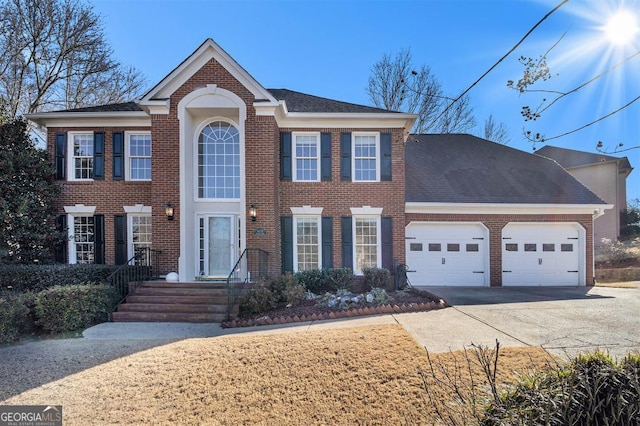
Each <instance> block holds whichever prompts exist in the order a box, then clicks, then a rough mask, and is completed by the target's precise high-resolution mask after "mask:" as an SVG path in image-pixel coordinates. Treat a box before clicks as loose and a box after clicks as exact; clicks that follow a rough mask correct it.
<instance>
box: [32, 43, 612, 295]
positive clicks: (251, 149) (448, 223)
mask: <svg viewBox="0 0 640 426" xmlns="http://www.w3.org/2000/svg"><path fill="white" fill-rule="evenodd" d="M28 118H29V119H30V120H32V121H34V122H35V123H37V124H38V125H40V126H43V127H46V129H47V134H48V138H47V139H48V149H49V152H50V155H51V157H52V158H53V159H54V160H55V166H56V174H57V178H58V179H59V180H60V181H61V182H62V183H63V191H62V195H61V196H60V199H59V205H58V209H59V211H60V214H61V215H60V221H59V224H60V226H61V227H63V228H65V229H67V230H68V234H69V237H70V238H69V242H68V244H67V245H66V247H64V249H65V250H61V251H60V253H59V256H60V260H61V261H64V262H69V263H109V264H124V263H126V262H127V261H128V259H130V258H131V257H132V256H133V254H134V253H135V250H136V249H137V248H144V247H153V249H154V250H158V251H160V252H161V254H160V257H159V260H158V264H157V265H155V266H157V267H158V268H159V269H160V271H161V272H162V273H169V272H178V274H179V280H180V281H181V282H189V281H193V280H195V279H203V278H204V279H206V278H224V277H226V276H227V275H229V273H230V272H231V270H232V269H233V267H234V265H235V264H236V261H237V259H239V258H240V256H241V254H242V253H243V251H244V250H245V249H261V250H263V251H265V252H267V253H268V271H269V273H270V274H272V275H275V274H279V273H281V272H282V271H299V270H306V269H312V268H331V267H349V268H352V269H353V270H354V272H355V273H356V274H359V273H361V271H362V269H363V268H365V267H370V266H377V267H385V268H388V269H393V268H394V265H395V264H396V263H408V264H409V267H410V270H415V271H417V272H410V278H411V279H412V282H413V283H414V284H416V285H420V284H424V285H487V286H488V285H527V284H529V285H554V284H555V285H557V284H564V285H585V284H586V285H591V284H593V250H592V248H593V241H592V238H591V236H592V232H591V228H592V220H593V217H594V215H597V214H599V213H600V212H601V210H602V209H603V208H606V207H607V205H606V204H604V203H603V202H602V201H601V200H600V199H598V198H597V197H596V196H595V195H594V194H592V193H591V192H590V191H588V190H587V189H586V188H584V187H583V186H582V185H580V184H579V183H578V182H576V181H575V179H573V178H572V177H571V176H570V175H569V174H568V173H566V172H565V171H564V170H563V169H562V168H560V167H558V166H557V165H556V164H555V163H554V162H551V161H548V160H545V159H542V158H539V157H536V156H533V155H531V154H527V153H524V152H521V151H517V150H513V149H510V148H506V147H503V146H501V145H497V144H494V143H492V142H488V141H485V140H482V139H478V138H474V137H471V136H467V135H442V136H439V135H420V136H417V138H418V139H419V140H420V141H421V142H419V143H413V142H408V143H406V145H405V141H406V140H407V136H408V135H407V134H406V131H407V129H410V128H411V127H412V126H413V123H414V121H415V119H416V116H415V115H413V114H404V113H399V112H393V111H386V110H382V109H378V108H373V107H368V106H361V105H355V104H351V103H346V102H340V101H335V100H330V99H325V98H320V97H316V96H311V95H307V94H303V93H299V92H294V91H291V90H286V89H265V88H264V87H263V86H262V85H260V83H258V82H257V81H256V80H255V79H254V78H253V77H251V75H249V74H248V73H247V72H246V71H245V70H244V69H243V68H242V67H241V66H240V65H238V64H237V63H236V62H235V61H234V60H233V59H232V58H231V57H230V56H229V55H228V54H227V53H226V52H225V51H224V50H222V49H221V48H220V47H219V46H218V45H217V44H216V43H215V42H214V41H213V40H211V39H208V40H206V41H205V42H204V43H203V44H202V45H201V46H200V47H199V48H198V49H197V50H196V51H195V52H194V53H193V54H192V55H191V56H189V57H188V58H187V59H186V60H185V61H184V62H182V63H181V64H180V65H179V66H178V67H177V68H175V69H174V70H173V71H172V72H171V73H170V74H169V75H168V76H167V77H165V78H164V79H163V80H162V81H161V82H159V83H158V84H157V85H156V86H155V87H154V88H152V89H151V90H150V91H149V92H148V93H146V94H145V95H144V96H143V97H142V98H141V99H139V100H137V101H136V102H130V103H125V104H116V105H106V106H96V107H90V108H80V109H75V110H67V111H57V112H45V113H37V114H31V115H30V116H29V117H28ZM529 163H531V164H534V163H535V167H533V168H532V167H531V166H529V165H528V164H529ZM496 173H497V174H496ZM405 174H406V176H405ZM549 176H553V177H554V178H553V179H552V181H553V182H555V184H552V182H549V181H548V177H549ZM545 177H546V179H547V180H544V182H545V184H542V183H541V181H540V179H541V178H545ZM567 262H568V263H567ZM567 265H569V266H567ZM425 267H426V269H425ZM509 268H510V269H509Z"/></svg>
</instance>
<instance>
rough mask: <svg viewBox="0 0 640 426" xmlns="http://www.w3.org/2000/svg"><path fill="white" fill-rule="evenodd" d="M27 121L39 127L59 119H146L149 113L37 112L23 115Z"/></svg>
mask: <svg viewBox="0 0 640 426" xmlns="http://www.w3.org/2000/svg"><path fill="white" fill-rule="evenodd" d="M25 118H26V119H27V120H29V121H32V122H34V123H36V124H37V125H38V126H40V127H47V124H48V123H51V122H53V121H59V120H81V121H83V122H85V121H88V120H98V119H101V120H105V119H106V120H114V119H129V120H131V119H140V120H142V119H148V118H149V114H147V113H146V112H145V111H92V112H73V111H56V112H37V113H33V114H27V115H25Z"/></svg>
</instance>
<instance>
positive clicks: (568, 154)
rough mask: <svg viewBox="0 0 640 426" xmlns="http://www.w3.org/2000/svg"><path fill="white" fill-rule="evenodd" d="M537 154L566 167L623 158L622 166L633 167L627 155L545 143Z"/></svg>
mask: <svg viewBox="0 0 640 426" xmlns="http://www.w3.org/2000/svg"><path fill="white" fill-rule="evenodd" d="M536 154H537V155H541V156H543V157H546V158H551V159H552V160H555V161H557V162H558V163H560V165H561V166H562V167H564V168H571V167H580V166H587V165H589V164H597V163H601V162H606V161H620V160H622V162H623V164H622V166H623V167H624V166H626V167H628V168H630V167H631V165H629V164H624V162H625V161H626V162H627V163H628V159H627V157H613V156H611V155H605V154H601V153H592V152H584V151H576V150H574V149H567V148H558V147H556V146H551V145H545V146H543V147H542V148H540V149H539V150H537V151H536Z"/></svg>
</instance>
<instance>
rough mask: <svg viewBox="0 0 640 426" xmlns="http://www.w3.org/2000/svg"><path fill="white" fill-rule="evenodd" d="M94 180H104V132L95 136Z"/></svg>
mask: <svg viewBox="0 0 640 426" xmlns="http://www.w3.org/2000/svg"><path fill="white" fill-rule="evenodd" d="M93 178H94V179H104V132H96V133H94V134H93Z"/></svg>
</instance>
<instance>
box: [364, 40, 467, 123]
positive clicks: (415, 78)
mask: <svg viewBox="0 0 640 426" xmlns="http://www.w3.org/2000/svg"><path fill="white" fill-rule="evenodd" d="M367 93H368V94H369V99H370V100H371V102H373V104H374V105H375V106H377V107H378V108H385V109H388V110H392V111H403V112H409V113H414V114H417V115H418V119H417V120H416V123H415V125H414V127H413V129H412V132H413V133H424V132H428V131H431V132H441V133H452V132H466V131H468V130H469V129H471V128H472V127H473V126H474V125H475V118H474V117H473V109H472V108H471V107H470V101H469V99H468V98H467V99H465V100H464V102H461V103H460V106H459V107H458V108H457V109H455V110H453V111H451V113H449V114H446V115H443V116H442V117H441V119H440V120H437V121H434V118H435V117H436V116H437V115H439V114H440V113H441V112H442V110H443V108H444V106H445V105H444V100H447V99H449V100H450V99H451V98H448V97H446V96H444V95H443V93H442V86H441V85H440V82H439V81H438V79H437V78H436V77H435V75H433V73H432V72H431V68H429V67H428V66H426V65H423V66H422V67H420V69H419V71H416V70H415V68H414V66H413V64H412V55H411V50H410V49H402V50H400V51H399V52H398V53H397V54H396V55H395V56H394V57H392V56H391V55H390V54H385V55H384V56H383V57H382V59H380V60H379V61H378V62H376V63H375V64H374V65H373V68H372V70H371V75H370V76H369V85H368V87H367ZM431 122H433V123H432V124H431V125H429V123H431Z"/></svg>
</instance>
